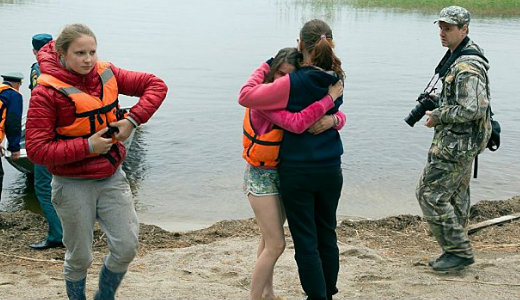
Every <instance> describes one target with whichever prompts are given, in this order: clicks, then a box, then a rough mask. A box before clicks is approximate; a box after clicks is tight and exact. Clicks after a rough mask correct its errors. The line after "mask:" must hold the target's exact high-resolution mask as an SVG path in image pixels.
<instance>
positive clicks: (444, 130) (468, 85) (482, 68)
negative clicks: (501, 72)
mask: <svg viewBox="0 0 520 300" xmlns="http://www.w3.org/2000/svg"><path fill="white" fill-rule="evenodd" d="M468 48H473V49H476V50H478V51H480V52H481V53H483V51H482V49H480V47H479V46H478V45H477V44H475V43H474V42H473V41H471V40H470V41H469V42H468V44H467V45H466V47H465V48H464V49H468ZM488 69H489V65H488V63H487V62H486V61H485V60H483V59H482V58H481V57H479V56H476V55H463V56H461V57H459V58H458V59H457V60H455V62H454V63H453V64H452V65H451V67H450V69H449V70H448V72H447V73H446V75H445V76H444V77H443V78H441V80H442V91H441V93H440V95H439V97H440V99H439V100H440V106H439V108H437V109H434V110H433V111H432V114H431V117H432V118H433V120H434V121H435V133H434V137H433V142H432V146H431V148H430V152H431V153H432V154H434V155H435V156H437V157H438V158H440V159H443V160H448V161H457V162H467V161H471V160H472V159H473V158H474V157H475V156H476V155H477V154H479V153H480V152H482V151H483V150H484V149H485V148H486V145H487V142H488V140H489V137H490V135H491V121H490V109H488V108H489V101H490V94H489V85H488V83H489V81H488V75H487V70H488Z"/></svg>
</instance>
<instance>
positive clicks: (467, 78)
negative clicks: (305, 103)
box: [416, 6, 491, 271]
mask: <svg viewBox="0 0 520 300" xmlns="http://www.w3.org/2000/svg"><path fill="white" fill-rule="evenodd" d="M469 22H470V14H469V12H468V11H467V10H466V9H465V8H463V7H460V6H450V7H445V8H443V9H442V10H441V12H440V15H439V18H438V19H437V21H436V23H438V25H439V35H440V39H441V43H442V46H443V47H446V48H448V51H447V53H446V55H445V58H449V59H447V60H445V59H443V60H441V63H440V64H439V66H438V67H437V68H438V69H440V70H442V69H446V68H447V71H446V73H445V74H439V77H440V79H441V80H442V90H441V93H440V95H439V101H440V106H439V107H438V108H436V109H433V110H432V111H427V112H426V115H427V116H428V119H427V120H426V123H425V126H427V127H430V128H434V129H435V131H434V135H433V141H432V144H431V146H430V149H429V151H428V160H427V163H426V166H425V167H424V171H423V173H422V176H421V178H420V179H419V183H418V184H417V188H416V196H417V200H418V201H419V205H420V206H421V210H422V212H423V214H424V218H425V219H426V221H427V222H428V225H429V226H430V230H431V232H432V234H433V236H434V237H435V239H436V240H437V242H438V243H439V245H440V246H441V248H442V251H443V253H442V255H441V256H439V257H438V258H437V259H434V260H432V261H430V263H429V265H430V266H431V267H432V268H433V269H434V270H436V271H450V270H457V269H461V268H464V267H465V266H468V265H470V264H472V263H473V262H474V258H473V248H472V246H471V242H470V240H469V238H468V234H467V232H466V227H467V225H468V221H469V210H470V197H469V194H470V188H469V183H470V179H471V165H472V162H473V160H474V159H475V157H476V155H477V154H479V153H480V152H482V151H483V150H484V149H485V148H486V145H487V143H488V140H489V137H490V136H491V121H490V113H491V112H490V109H489V100H490V95H489V86H488V84H489V81H488V75H487V70H488V69H489V64H488V63H487V59H486V58H485V57H484V55H483V51H482V49H481V48H480V47H479V46H478V45H477V44H476V43H475V42H473V41H472V40H471V39H469V37H468V30H469V28H468V26H469ZM468 50H471V51H472V54H471V55H465V54H464V52H466V53H468V52H467V51H468ZM457 55H459V56H458V57H453V58H454V59H455V61H453V60H452V56H457ZM446 64H447V65H446ZM450 64H451V65H450ZM444 67H445V68H444ZM439 73H442V71H441V72H439Z"/></svg>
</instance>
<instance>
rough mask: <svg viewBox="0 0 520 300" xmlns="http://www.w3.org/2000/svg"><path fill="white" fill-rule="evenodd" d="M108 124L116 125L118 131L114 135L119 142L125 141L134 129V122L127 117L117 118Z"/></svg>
mask: <svg viewBox="0 0 520 300" xmlns="http://www.w3.org/2000/svg"><path fill="white" fill-rule="evenodd" d="M110 126H112V127H117V128H118V129H119V132H117V133H115V134H114V137H115V138H116V139H117V140H118V141H121V142H124V141H126V139H127V138H128V137H129V136H130V135H131V134H132V130H134V124H132V122H130V121H129V120H127V119H123V120H119V121H117V122H114V123H110Z"/></svg>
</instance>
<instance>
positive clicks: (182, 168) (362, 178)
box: [0, 0, 520, 230]
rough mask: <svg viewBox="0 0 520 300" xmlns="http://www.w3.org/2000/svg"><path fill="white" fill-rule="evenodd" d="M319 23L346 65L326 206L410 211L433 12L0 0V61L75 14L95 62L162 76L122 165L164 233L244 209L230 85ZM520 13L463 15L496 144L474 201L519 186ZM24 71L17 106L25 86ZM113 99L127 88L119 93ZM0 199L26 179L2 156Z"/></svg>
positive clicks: (197, 1) (433, 38) (433, 55)
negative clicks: (333, 201)
mask: <svg viewBox="0 0 520 300" xmlns="http://www.w3.org/2000/svg"><path fill="white" fill-rule="evenodd" d="M312 18H320V19H323V20H325V21H326V22H328V23H329V24H330V25H331V27H332V29H333V33H334V39H335V43H336V52H337V55H338V56H339V57H340V58H341V59H342V61H343V66H344V69H345V70H346V72H347V79H346V86H345V94H344V97H345V103H344V105H343V106H342V110H343V111H344V112H345V113H346V114H347V118H348V120H347V125H346V126H345V128H344V129H343V130H342V131H341V136H342V139H343V144H344V148H345V154H344V156H343V164H342V167H343V170H344V172H343V173H344V188H343V192H342V197H341V201H340V205H339V208H338V215H340V216H361V217H369V218H379V217H384V216H388V215H395V214H405V213H406V214H407V213H410V214H420V209H419V206H418V204H417V202H416V200H415V194H414V193H415V185H416V183H417V180H418V177H419V175H420V173H421V171H422V168H423V167H424V164H425V161H426V153H427V150H428V147H429V145H430V142H431V138H432V135H433V132H432V130H431V129H428V128H426V127H424V126H422V125H421V124H422V123H423V121H421V122H420V123H418V125H416V126H415V127H414V128H410V127H408V125H407V124H406V123H405V122H404V121H403V118H404V117H405V116H406V115H407V114H408V112H409V111H410V110H411V109H412V108H413V107H414V106H415V104H416V103H415V101H414V100H415V98H416V97H417V95H418V94H419V93H420V92H422V90H423V89H424V87H425V85H426V83H427V82H428V80H429V79H430V77H431V76H432V75H433V68H434V67H435V66H436V64H437V62H438V60H439V59H440V58H441V57H442V55H443V54H444V52H445V48H442V47H441V45H440V42H439V37H438V27H437V26H436V25H434V24H433V20H434V19H435V15H433V14H424V13H414V12H405V11H400V10H384V9H360V8H354V7H350V6H346V5H338V4H328V5H323V4H322V5H317V4H311V3H310V2H309V1H266V0H249V1H241V0H222V1H209V0H193V1H167V0H155V1H144V2H143V1H129V0H112V1H100V0H91V1H65V0H64V1H58V0H47V1H16V0H14V1H0V24H1V27H2V34H3V36H2V50H1V52H0V72H2V73H3V72H8V71H20V72H23V73H24V74H26V76H28V75H29V74H28V73H29V67H30V65H31V64H32V63H33V61H34V57H33V55H32V51H31V49H32V48H31V43H30V41H31V36H32V35H33V34H35V33H39V32H49V33H52V34H53V35H54V36H57V35H58V33H59V31H60V30H61V29H62V28H63V26H64V25H65V24H69V23H85V24H87V25H88V26H90V27H91V29H93V31H94V32H95V33H96V35H97V39H98V53H99V57H100V59H102V60H108V61H112V62H113V63H114V64H115V65H117V66H119V67H122V68H125V69H130V70H137V71H146V72H151V73H154V74H156V75H157V76H159V77H161V78H163V79H164V80H165V82H166V83H167V84H168V86H169V88H170V90H169V93H168V97H167V99H166V100H165V101H164V104H163V105H162V107H161V108H160V109H159V111H158V112H157V113H156V114H155V115H154V117H153V118H152V119H151V120H150V122H149V123H148V124H146V125H144V126H142V128H140V130H139V131H138V132H137V134H136V137H135V140H136V142H137V143H134V146H133V149H132V153H131V155H130V157H129V160H128V162H127V164H126V168H127V169H130V174H129V177H130V181H131V183H132V190H133V193H134V198H135V203H136V207H137V210H138V214H139V216H140V219H141V221H143V222H147V223H153V224H157V225H160V226H162V227H164V228H167V229H170V230H186V229H192V228H200V227H203V226H207V225H209V224H211V223H213V222H215V221H218V220H222V219H238V218H247V217H251V216H253V213H252V211H251V208H250V206H249V202H248V200H247V199H246V197H245V196H244V195H243V194H242V175H243V169H244V161H243V160H242V158H241V147H242V146H241V131H242V128H241V123H242V117H243V108H242V107H240V106H239V105H238V104H237V95H238V92H239V89H240V87H241V86H242V85H243V83H244V82H245V81H246V80H247V78H248V76H249V75H250V73H251V72H252V71H253V70H254V69H255V68H256V67H257V66H258V65H259V64H260V63H261V62H262V61H265V60H266V59H267V58H269V57H270V56H272V55H274V54H275V53H276V52H277V50H278V49H280V48H283V47H287V46H295V45H296V38H298V33H299V30H300V28H301V26H302V24H303V23H304V22H305V21H307V20H309V19H312ZM519 36H520V19H518V18H512V19H511V18H507V19H502V18H479V17H478V16H477V17H474V18H473V20H472V24H471V26H470V37H471V38H472V39H473V40H475V41H476V42H477V43H479V44H480V45H481V46H482V47H483V48H484V49H485V50H486V55H487V57H488V58H489V60H490V62H491V66H492V67H491V70H490V72H489V75H490V78H491V89H492V94H493V102H492V103H493V111H494V112H495V114H496V119H498V120H499V121H500V123H501V124H502V128H503V133H502V145H501V148H500V150H499V151H497V152H494V153H491V152H489V151H486V152H485V153H483V154H482V155H481V156H479V177H478V179H472V182H471V188H472V191H471V192H472V201H473V203H474V202H476V201H480V200H484V199H487V200H502V199H507V198H509V197H511V196H514V195H517V194H520V168H519V163H520V157H519V153H520V151H519V149H520V126H519V120H520V114H519V113H518V112H519V111H520V101H518V98H519V95H518V93H517V89H516V87H518V85H519V81H518V76H519V74H520V59H519V57H518V53H519V51H520V39H518V37H519ZM27 85H28V81H27V80H26V82H25V86H24V87H23V90H22V93H23V95H24V101H25V103H24V106H25V108H26V107H27V103H28V99H29V96H30V93H29V89H28V88H27ZM122 100H123V104H132V103H134V102H135V101H136V99H132V98H128V97H127V98H123V99H122ZM3 165H4V169H5V172H6V175H5V178H4V190H3V195H2V203H1V204H0V209H2V210H15V209H20V208H22V207H29V208H31V207H32V208H33V209H34V206H35V200H34V192H33V190H32V187H30V186H28V185H27V182H26V179H25V176H24V175H22V174H21V173H20V172H18V171H16V170H15V169H13V168H12V167H11V166H10V165H9V164H8V163H7V162H6V161H5V160H4V162H3Z"/></svg>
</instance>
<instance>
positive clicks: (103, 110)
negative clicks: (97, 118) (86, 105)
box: [76, 99, 119, 118]
mask: <svg viewBox="0 0 520 300" xmlns="http://www.w3.org/2000/svg"><path fill="white" fill-rule="evenodd" d="M118 105H119V100H118V99H116V101H114V102H112V103H111V104H109V105H107V106H103V107H100V108H97V109H94V110H90V111H86V112H84V113H79V114H76V117H77V118H84V117H90V116H94V115H100V114H106V113H108V112H109V111H111V110H112V109H114V108H116V107H118Z"/></svg>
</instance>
